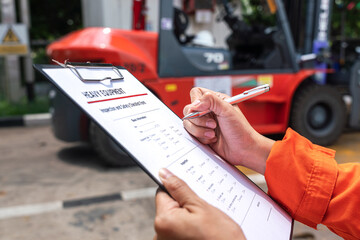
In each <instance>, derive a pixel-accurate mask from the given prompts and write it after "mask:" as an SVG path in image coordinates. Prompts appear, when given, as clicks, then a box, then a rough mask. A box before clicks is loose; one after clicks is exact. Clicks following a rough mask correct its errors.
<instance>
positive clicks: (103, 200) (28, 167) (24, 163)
mask: <svg viewBox="0 0 360 240" xmlns="http://www.w3.org/2000/svg"><path fill="white" fill-rule="evenodd" d="M0 136H1V137H0V239H2V240H13V239H21V240H24V239H37V240H42V239H44V240H45V239H53V240H57V239H74V240H77V239H79V240H80V239H88V240H91V239H97V240H99V239H135V240H137V239H139V240H140V239H141V240H142V239H152V237H153V235H154V230H153V219H154V215H155V207H154V194H155V190H156V185H155V183H154V182H153V181H152V180H151V179H150V178H149V177H148V176H147V175H146V174H145V173H144V172H143V171H142V170H140V169H139V168H137V167H132V168H125V169H121V168H110V167H107V166H106V165H104V164H103V162H102V161H101V160H100V159H99V158H98V157H97V156H96V154H95V152H93V151H92V149H91V148H89V147H88V146H87V145H84V144H79V143H63V142H61V141H58V140H56V139H55V138H54V137H53V135H52V133H51V129H50V127H48V126H42V127H13V128H0ZM359 145H360V133H359V132H357V133H346V134H344V135H343V136H342V138H341V139H340V140H339V142H338V144H337V145H335V146H332V148H334V149H336V150H337V155H336V157H337V160H338V161H339V162H348V161H359V159H360V152H359V151H358V149H359ZM262 187H263V188H264V189H265V190H266V186H265V185H262ZM302 233H310V234H312V235H314V236H315V238H301V239H317V240H319V239H340V238H337V237H336V236H334V235H333V234H332V233H330V232H329V231H328V230H327V229H326V228H325V227H323V226H320V230H319V231H315V230H313V229H310V228H308V227H306V226H304V225H302V224H299V223H295V227H294V235H299V234H302ZM299 239H300V238H299Z"/></svg>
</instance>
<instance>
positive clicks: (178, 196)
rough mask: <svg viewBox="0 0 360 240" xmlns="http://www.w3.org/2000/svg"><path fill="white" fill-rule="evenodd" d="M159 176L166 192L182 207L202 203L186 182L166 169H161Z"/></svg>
mask: <svg viewBox="0 0 360 240" xmlns="http://www.w3.org/2000/svg"><path fill="white" fill-rule="evenodd" d="M159 176H160V179H161V181H162V183H163V184H164V187H165V188H166V190H167V191H168V192H169V194H170V195H171V196H172V197H173V198H174V199H175V200H176V201H177V202H178V203H179V205H180V207H183V206H185V205H196V203H197V202H199V201H201V200H200V198H199V197H198V196H197V195H196V194H195V193H194V192H193V191H192V190H191V189H190V187H189V186H188V185H187V184H186V183H185V182H184V181H182V180H181V179H180V178H178V177H176V176H175V175H174V174H172V173H171V172H170V171H169V170H167V169H166V168H162V169H160V171H159Z"/></svg>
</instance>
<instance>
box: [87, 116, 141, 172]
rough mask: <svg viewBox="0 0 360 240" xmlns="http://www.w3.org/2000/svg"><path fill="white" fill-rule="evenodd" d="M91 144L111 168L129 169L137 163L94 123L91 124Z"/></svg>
mask: <svg viewBox="0 0 360 240" xmlns="http://www.w3.org/2000/svg"><path fill="white" fill-rule="evenodd" d="M89 134H90V142H91V145H92V146H93V147H94V149H95V151H96V152H97V153H98V155H99V156H100V157H101V158H102V159H103V160H104V161H105V162H106V163H107V164H108V165H110V166H115V167H128V166H134V165H135V162H134V161H133V160H132V159H131V158H130V157H129V156H128V155H127V154H126V153H125V152H124V151H123V150H121V148H120V147H119V146H118V145H117V144H116V143H115V142H114V141H113V140H112V139H110V137H108V136H107V135H106V134H105V133H104V131H103V130H102V129H101V128H100V127H99V126H98V125H96V124H95V123H94V122H93V121H91V122H90V129H89Z"/></svg>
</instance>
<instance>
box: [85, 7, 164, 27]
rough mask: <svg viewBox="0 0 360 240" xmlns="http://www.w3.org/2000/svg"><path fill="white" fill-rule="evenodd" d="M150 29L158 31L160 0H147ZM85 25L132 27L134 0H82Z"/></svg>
mask: <svg viewBox="0 0 360 240" xmlns="http://www.w3.org/2000/svg"><path fill="white" fill-rule="evenodd" d="M147 6H148V12H147V14H148V17H147V19H146V22H147V28H148V30H149V31H157V29H158V26H157V25H158V22H157V21H158V20H157V19H158V14H159V0H147ZM82 8H83V22H84V26H85V27H110V28H121V29H131V28H132V17H133V16H132V12H133V5H132V0H82Z"/></svg>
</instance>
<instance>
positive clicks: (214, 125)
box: [206, 120, 216, 128]
mask: <svg viewBox="0 0 360 240" xmlns="http://www.w3.org/2000/svg"><path fill="white" fill-rule="evenodd" d="M206 126H207V127H209V128H216V122H215V121H213V120H208V121H207V122H206Z"/></svg>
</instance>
